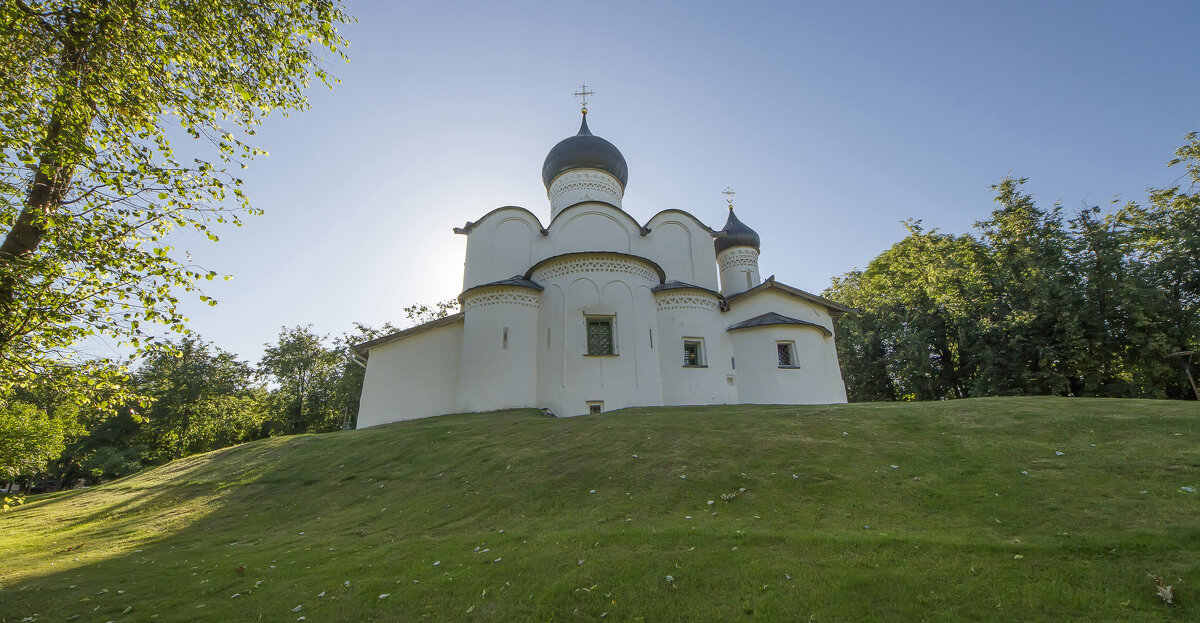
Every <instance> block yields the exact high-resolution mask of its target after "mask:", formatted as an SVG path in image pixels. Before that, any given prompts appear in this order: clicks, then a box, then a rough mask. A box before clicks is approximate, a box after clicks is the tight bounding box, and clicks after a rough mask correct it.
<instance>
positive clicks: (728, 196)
mask: <svg viewBox="0 0 1200 623" xmlns="http://www.w3.org/2000/svg"><path fill="white" fill-rule="evenodd" d="M721 194H722V195H725V203H728V204H729V209H730V210H732V209H733V196H734V195H736V194H737V193H735V192H733V189H732V188H730V187H728V186H726V187H725V190H722V191H721Z"/></svg>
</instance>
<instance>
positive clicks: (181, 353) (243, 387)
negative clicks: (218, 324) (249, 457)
mask: <svg viewBox="0 0 1200 623" xmlns="http://www.w3.org/2000/svg"><path fill="white" fill-rule="evenodd" d="M134 383H135V385H134V386H135V387H136V389H137V391H138V393H139V394H140V395H142V396H146V397H147V398H149V399H150V401H149V405H148V407H147V408H145V409H142V410H141V414H142V416H143V417H144V418H145V420H146V421H145V423H144V425H143V426H142V432H141V434H142V436H143V438H144V439H145V441H146V445H147V446H148V447H150V448H151V449H152V452H151V454H150V456H149V457H148V458H149V459H150V460H162V459H175V458H179V457H182V456H186V455H189V454H195V453H197V452H204V451H207V450H212V449H214V448H222V447H225V446H229V445H233V444H235V443H241V442H243V441H249V440H251V439H255V438H256V437H257V436H259V434H260V429H261V427H262V423H263V421H264V420H265V419H266V417H265V415H264V413H263V408H262V406H261V405H260V404H259V403H260V402H261V398H262V396H261V394H262V393H263V391H264V390H262V388H261V387H258V386H257V385H256V384H255V380H254V370H253V369H252V368H251V367H250V366H249V365H248V364H246V363H244V362H241V361H238V360H237V359H236V358H235V357H234V355H233V354H232V353H228V352H225V351H223V350H221V349H220V348H217V347H216V346H214V345H212V344H209V343H206V342H204V341H202V340H200V339H198V338H195V337H188V338H185V339H183V340H182V341H181V342H180V343H179V344H178V345H176V347H175V348H173V349H170V350H163V351H160V352H155V353H152V354H151V355H149V356H148V357H147V358H146V359H145V360H144V361H143V362H142V364H141V366H139V368H138V370H137V372H136V373H135V374H134Z"/></svg>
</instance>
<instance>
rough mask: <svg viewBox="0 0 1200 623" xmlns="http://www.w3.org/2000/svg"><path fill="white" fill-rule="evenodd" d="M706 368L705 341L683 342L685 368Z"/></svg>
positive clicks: (689, 340)
mask: <svg viewBox="0 0 1200 623" xmlns="http://www.w3.org/2000/svg"><path fill="white" fill-rule="evenodd" d="M703 366H704V340H701V339H686V338H685V339H684V340H683V367H685V368H700V367H703Z"/></svg>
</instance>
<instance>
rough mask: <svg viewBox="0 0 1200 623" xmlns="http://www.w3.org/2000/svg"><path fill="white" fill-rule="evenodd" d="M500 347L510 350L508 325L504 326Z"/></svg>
mask: <svg viewBox="0 0 1200 623" xmlns="http://www.w3.org/2000/svg"><path fill="white" fill-rule="evenodd" d="M500 348H502V349H504V350H508V327H504V331H503V332H502V334H501V337H500Z"/></svg>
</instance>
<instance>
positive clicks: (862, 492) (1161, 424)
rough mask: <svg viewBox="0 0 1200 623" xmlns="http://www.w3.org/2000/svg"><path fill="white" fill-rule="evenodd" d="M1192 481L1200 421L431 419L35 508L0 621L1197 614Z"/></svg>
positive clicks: (982, 414) (1160, 411)
mask: <svg viewBox="0 0 1200 623" xmlns="http://www.w3.org/2000/svg"><path fill="white" fill-rule="evenodd" d="M1056 451H1057V452H1062V453H1063V454H1062V455H1061V456H1060V455H1056ZM634 455H636V457H635V456H634ZM893 465H895V466H896V467H895V468H893V467H892V466H893ZM1022 471H1025V472H1028V475H1025V474H1023V473H1022ZM681 476H686V478H681ZM1181 486H1189V487H1197V488H1200V406H1198V405H1197V404H1196V403H1182V402H1157V401H1132V400H1085V399H1052V398H1007V399H976V400H963V401H955V402H945V403H917V404H861V405H841V406H830V407H789V406H738V407H701V408H661V409H629V410H625V411H620V412H614V413H611V414H605V415H602V416H589V417H581V418H572V419H562V420H554V419H546V418H542V417H540V416H538V414H537V413H536V412H535V411H510V412H501V413H490V414H471V415H456V416H447V417H439V418H432V419H426V420H418V421H414V422H405V423H398V424H392V425H388V426H382V427H377V428H372V429H368V430H364V431H352V432H345V433H337V434H331V435H320V436H299V437H286V438H276V439H269V440H264V441H260V442H255V443H250V444H245V445H242V446H238V447H235V448H228V449H225V450H221V451H217V452H212V453H209V454H205V455H200V456H194V457H190V458H187V459H183V460H180V461H176V462H174V463H171V464H168V465H165V466H162V467H159V468H156V469H152V470H147V471H145V472H142V473H140V474H137V475H135V476H132V477H129V478H126V479H123V480H120V481H116V482H113V483H110V484H107V485H104V486H101V487H95V488H92V489H88V490H80V491H70V492H62V493H56V494H49V495H44V496H37V497H34V498H30V502H29V503H28V504H26V505H25V506H22V507H19V508H17V509H16V510H10V511H9V512H8V513H5V514H4V515H3V516H2V517H0V552H2V554H0V621H4V622H10V621H21V620H23V619H25V618H26V617H34V618H36V620H38V621H72V620H73V621H80V622H83V621H99V622H105V621H117V622H124V621H257V620H263V621H295V620H297V619H298V618H299V617H301V616H304V617H305V619H306V621H309V622H317V621H475V620H479V621H516V620H521V621H524V620H533V621H550V620H554V621H575V620H581V621H582V620H596V619H598V618H600V617H607V620H615V621H637V620H645V621H691V620H706V621H737V620H746V621H805V620H812V621H873V620H874V621H918V620H925V621H993V620H997V621H1001V620H1002V621H1164V620H1166V621H1195V620H1198V619H1200V605H1197V604H1200V497H1198V495H1197V494H1195V493H1188V492H1186V491H1183V490H1181V489H1180V487H1181ZM741 489H745V491H744V492H742V491H741ZM593 491H594V492H593ZM723 493H725V494H728V493H737V496H736V497H734V498H732V499H731V500H730V501H723V500H722V499H721V494H723ZM710 500H712V501H713V504H712V505H711V506H710V505H709V504H708V501H710ZM688 517H691V518H690V519H688ZM435 563H437V564H435ZM239 565H240V566H244V571H242V572H239V571H238V570H237V569H238V567H239ZM1148 571H1149V572H1153V573H1155V574H1157V575H1160V576H1162V577H1164V578H1165V579H1166V580H1167V582H1168V583H1170V584H1173V585H1174V586H1175V594H1176V604H1175V605H1174V606H1167V605H1165V604H1164V603H1163V602H1162V600H1161V599H1160V598H1158V597H1157V596H1156V595H1155V593H1154V585H1153V582H1152V581H1151V580H1150V579H1149V578H1148V577H1147V572H1148ZM667 576H671V577H672V580H668V579H667ZM347 582H348V584H346V583H347ZM321 593H324V596H323V597H321V596H319V594H321ZM384 593H386V594H388V595H389V596H388V597H386V598H383V599H380V598H379V596H380V595H381V594H384ZM235 594H237V595H240V597H236V598H235V597H233V595H235ZM296 606H302V608H301V609H300V611H298V612H292V609H293V608H295V607H296ZM72 617H74V618H72Z"/></svg>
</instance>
